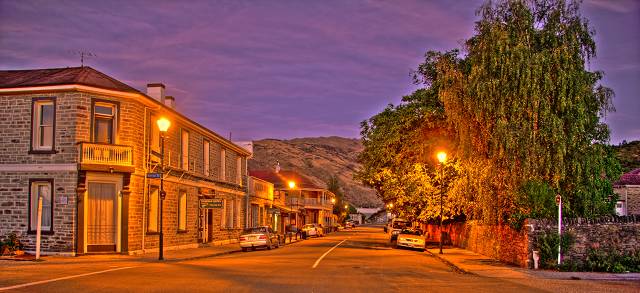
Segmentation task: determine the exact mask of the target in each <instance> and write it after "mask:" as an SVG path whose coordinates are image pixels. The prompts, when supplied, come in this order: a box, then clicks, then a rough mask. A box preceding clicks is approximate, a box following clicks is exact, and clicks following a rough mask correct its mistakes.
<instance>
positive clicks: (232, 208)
mask: <svg viewBox="0 0 640 293" xmlns="http://www.w3.org/2000/svg"><path fill="white" fill-rule="evenodd" d="M228 202H229V215H228V216H229V219H228V221H227V228H233V227H235V223H234V222H235V221H234V220H235V218H234V216H235V212H236V209H235V205H236V201H235V200H229V201H228Z"/></svg>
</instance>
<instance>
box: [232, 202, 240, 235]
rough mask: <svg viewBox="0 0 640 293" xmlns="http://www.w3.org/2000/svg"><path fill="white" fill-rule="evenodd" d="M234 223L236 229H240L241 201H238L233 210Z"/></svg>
mask: <svg viewBox="0 0 640 293" xmlns="http://www.w3.org/2000/svg"><path fill="white" fill-rule="evenodd" d="M233 221H234V223H233V224H234V225H233V226H234V227H235V228H240V222H241V221H240V200H238V199H236V200H235V204H234V210H233Z"/></svg>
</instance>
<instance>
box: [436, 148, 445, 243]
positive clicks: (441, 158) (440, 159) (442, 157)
mask: <svg viewBox="0 0 640 293" xmlns="http://www.w3.org/2000/svg"><path fill="white" fill-rule="evenodd" d="M436 156H437V157H438V162H440V164H439V165H440V172H441V176H440V254H442V235H443V233H442V194H443V193H444V186H443V185H444V163H445V162H446V161H447V153H445V152H438V154H437V155H436Z"/></svg>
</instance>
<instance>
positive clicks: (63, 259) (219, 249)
mask: <svg viewBox="0 0 640 293" xmlns="http://www.w3.org/2000/svg"><path fill="white" fill-rule="evenodd" d="M300 241H302V239H301V238H298V240H296V239H295V238H294V239H293V240H292V242H289V239H288V238H287V239H286V240H285V244H284V245H285V246H286V245H290V244H293V243H296V242H300ZM280 247H281V248H282V247H283V246H282V245H281V246H280ZM240 251H241V249H240V245H239V244H238V243H231V244H224V245H209V244H204V245H201V246H200V247H198V248H187V249H178V250H165V251H164V261H165V262H177V261H185V260H193V259H201V258H208V257H215V256H220V255H225V254H231V253H236V252H240ZM155 261H158V251H157V250H155V251H150V252H147V253H144V254H140V255H125V254H90V255H83V256H78V257H73V256H56V255H51V256H42V258H41V259H40V261H38V262H36V261H35V260H33V261H15V260H0V264H2V265H5V266H6V265H21V264H24V265H26V264H29V263H31V264H33V263H39V262H41V263H43V264H44V263H47V264H65V263H91V262H155Z"/></svg>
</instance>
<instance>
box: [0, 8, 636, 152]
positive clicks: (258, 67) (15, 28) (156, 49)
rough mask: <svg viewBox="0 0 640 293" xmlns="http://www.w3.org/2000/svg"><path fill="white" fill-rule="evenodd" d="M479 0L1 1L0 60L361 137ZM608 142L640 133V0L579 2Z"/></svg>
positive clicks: (262, 132)
mask: <svg viewBox="0 0 640 293" xmlns="http://www.w3.org/2000/svg"><path fill="white" fill-rule="evenodd" d="M481 3H482V1H220V2H217V1H185V2H182V1H5V0H0V69H34V68H53V67H68V66H69V67H70V66H79V65H80V58H79V56H77V55H74V54H73V52H74V51H80V50H84V51H88V52H92V53H93V54H95V55H97V56H96V57H91V58H88V59H87V60H86V61H85V65H89V66H91V67H93V68H95V69H97V70H99V71H102V72H104V73H106V74H108V75H110V76H112V77H114V78H116V79H118V80H120V81H123V82H125V83H127V84H129V85H131V86H133V87H136V88H138V89H139V90H141V91H143V92H144V91H145V86H146V84H147V83H153V82H162V83H164V84H165V85H166V86H167V93H168V94H169V95H173V96H175V97H176V103H177V109H178V110H179V111H181V112H182V113H184V114H186V115H187V116H189V117H191V118H192V119H194V120H195V121H197V122H199V123H201V124H203V125H205V126H207V127H209V128H211V129H212V130H214V131H216V132H218V133H220V134H221V135H223V136H225V137H226V136H228V135H229V132H232V133H233V139H234V140H250V139H261V138H293V137H307V136H331V135H337V136H345V137H359V124H360V121H362V120H364V119H366V118H368V117H370V116H371V115H373V114H375V113H377V112H379V111H381V110H382V109H383V108H384V107H385V105H387V104H388V103H398V102H399V100H400V97H401V96H403V95H406V94H409V93H411V92H412V91H413V90H414V89H416V86H415V85H413V84H412V80H411V77H410V74H411V71H412V70H414V69H415V68H416V67H417V65H418V64H419V63H420V62H421V61H422V60H423V59H424V58H423V56H424V53H425V52H426V51H427V50H448V49H452V48H456V47H459V46H460V45H459V44H460V42H461V41H462V40H464V39H466V38H469V37H470V36H471V35H472V34H473V25H474V22H475V21H476V20H477V19H478V18H477V16H476V15H475V11H476V9H477V8H478V6H479V5H480V4H481ZM582 11H583V13H584V15H585V16H587V17H588V18H589V20H590V22H591V25H592V27H593V28H594V29H595V30H596V41H597V55H598V57H597V59H596V60H594V61H593V62H592V63H591V64H590V68H591V69H592V70H603V71H604V72H605V74H606V76H605V79H604V82H603V84H604V85H606V86H609V87H611V88H613V90H614V91H615V92H616V97H615V98H614V105H615V107H616V108H617V112H615V113H611V114H609V115H608V117H607V122H608V123H609V125H610V126H611V129H612V143H618V142H620V141H622V140H637V139H640V96H639V93H640V1H636V0H628V1H622V0H620V1H606V0H602V1H594V0H592V1H585V2H584V4H583V6H582Z"/></svg>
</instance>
